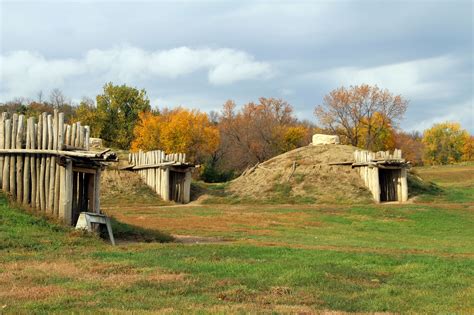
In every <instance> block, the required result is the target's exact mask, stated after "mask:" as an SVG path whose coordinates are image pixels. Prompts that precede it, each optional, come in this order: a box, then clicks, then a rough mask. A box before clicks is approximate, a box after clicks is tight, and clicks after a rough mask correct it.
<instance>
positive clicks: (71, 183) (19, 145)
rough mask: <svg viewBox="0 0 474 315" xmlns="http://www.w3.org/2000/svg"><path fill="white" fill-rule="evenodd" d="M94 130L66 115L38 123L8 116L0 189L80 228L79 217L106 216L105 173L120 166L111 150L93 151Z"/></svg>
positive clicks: (0, 131) (2, 127) (0, 137)
mask: <svg viewBox="0 0 474 315" xmlns="http://www.w3.org/2000/svg"><path fill="white" fill-rule="evenodd" d="M89 134H90V133H89V127H88V126H81V123H80V122H76V123H73V124H71V125H69V124H65V123H64V114H63V113H59V112H58V111H57V110H56V111H54V114H52V115H51V114H47V113H43V114H41V115H39V117H38V118H37V119H35V118H34V117H30V118H28V119H26V118H25V116H24V115H18V114H13V115H12V117H11V118H9V117H8V114H7V113H3V114H2V116H1V119H0V186H1V188H2V190H3V192H4V193H7V194H8V195H9V196H10V197H11V198H12V199H13V200H14V201H16V202H18V203H21V204H22V205H23V206H25V207H29V208H32V209H34V210H35V211H38V212H42V213H45V214H47V215H50V216H52V217H56V218H60V219H62V220H64V222H65V223H67V224H70V225H74V224H75V223H76V221H77V217H78V216H79V212H82V211H90V212H96V213H99V212H100V201H99V194H100V173H101V169H102V168H103V167H104V162H106V161H115V160H116V156H115V154H114V153H111V152H109V150H104V151H102V152H91V151H89Z"/></svg>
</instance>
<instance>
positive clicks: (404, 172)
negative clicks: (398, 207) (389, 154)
mask: <svg viewBox="0 0 474 315" xmlns="http://www.w3.org/2000/svg"><path fill="white" fill-rule="evenodd" d="M400 173H401V174H400V175H401V191H402V198H401V200H400V201H401V202H405V201H408V182H407V169H406V168H404V167H403V168H402V169H401V171H400Z"/></svg>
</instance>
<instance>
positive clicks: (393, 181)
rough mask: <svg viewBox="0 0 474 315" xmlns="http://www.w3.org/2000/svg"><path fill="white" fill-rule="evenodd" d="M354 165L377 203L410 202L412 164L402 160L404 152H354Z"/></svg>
mask: <svg viewBox="0 0 474 315" xmlns="http://www.w3.org/2000/svg"><path fill="white" fill-rule="evenodd" d="M354 160H355V161H354V163H353V164H352V167H357V168H358V170H359V174H360V176H361V178H362V180H363V181H364V184H365V185H366V187H367V188H368V189H369V190H370V191H371V193H372V196H373V198H374V200H375V201H376V202H382V201H399V202H405V201H407V200H408V184H407V169H408V168H409V167H410V164H409V163H408V162H406V161H405V159H403V158H402V151H401V150H397V149H395V151H394V152H393V153H390V152H389V151H380V152H377V153H375V152H370V151H364V150H357V151H355V152H354Z"/></svg>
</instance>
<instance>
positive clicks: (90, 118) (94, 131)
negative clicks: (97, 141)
mask: <svg viewBox="0 0 474 315" xmlns="http://www.w3.org/2000/svg"><path fill="white" fill-rule="evenodd" d="M73 121H80V122H81V123H82V124H83V125H87V126H90V128H91V137H95V138H97V137H100V135H101V132H102V126H103V122H104V119H103V117H101V115H100V114H99V111H98V110H97V107H96V106H95V104H94V100H93V99H90V98H87V97H85V98H83V99H82V100H81V103H79V106H77V108H76V113H75V115H74V118H73Z"/></svg>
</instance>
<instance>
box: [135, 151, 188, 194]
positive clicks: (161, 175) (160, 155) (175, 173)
mask: <svg viewBox="0 0 474 315" xmlns="http://www.w3.org/2000/svg"><path fill="white" fill-rule="evenodd" d="M128 162H129V163H130V167H129V168H130V169H131V170H133V171H135V172H137V173H138V174H139V175H140V177H141V178H142V179H143V181H144V182H145V183H146V184H147V185H148V186H149V187H150V188H151V189H153V190H154V191H155V192H156V193H157V194H158V195H159V196H160V197H161V198H163V200H165V201H169V200H173V201H176V202H180V203H188V202H189V201H190V199H191V172H192V170H193V168H194V165H192V164H190V163H187V162H186V154H184V153H173V154H166V153H165V152H163V151H161V150H154V151H148V152H143V151H139V152H135V153H130V154H129V161H128Z"/></svg>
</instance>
